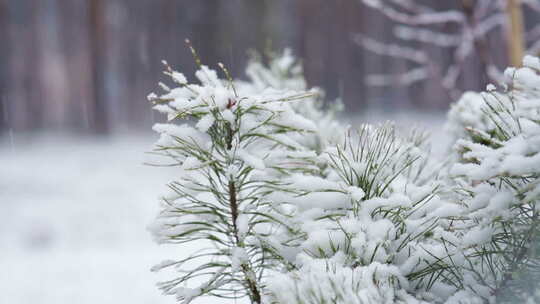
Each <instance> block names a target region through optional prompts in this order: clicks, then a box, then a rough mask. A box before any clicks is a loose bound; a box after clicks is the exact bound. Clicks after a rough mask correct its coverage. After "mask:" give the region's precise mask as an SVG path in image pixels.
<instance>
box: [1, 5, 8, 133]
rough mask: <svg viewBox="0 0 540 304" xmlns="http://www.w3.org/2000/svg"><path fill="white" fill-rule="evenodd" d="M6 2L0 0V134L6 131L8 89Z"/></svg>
mask: <svg viewBox="0 0 540 304" xmlns="http://www.w3.org/2000/svg"><path fill="white" fill-rule="evenodd" d="M7 1H8V0H0V41H3V46H2V47H0V134H1V133H2V132H3V131H4V130H7V129H8V108H7V106H8V104H7V94H8V88H9V81H8V79H9V78H8V70H9V68H8V66H9V43H8V39H9V33H8V31H9V30H8V26H9V20H8V13H7V3H6V2H7Z"/></svg>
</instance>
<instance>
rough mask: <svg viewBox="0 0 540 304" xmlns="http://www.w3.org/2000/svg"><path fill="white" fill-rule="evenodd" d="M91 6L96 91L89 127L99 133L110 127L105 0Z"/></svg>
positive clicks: (91, 39) (96, 0)
mask: <svg viewBox="0 0 540 304" xmlns="http://www.w3.org/2000/svg"><path fill="white" fill-rule="evenodd" d="M89 2H90V4H89V5H90V7H89V19H90V20H89V21H90V29H89V35H90V49H91V72H92V82H93V83H92V84H93V88H94V89H93V91H94V94H93V95H94V96H93V97H94V98H93V103H92V104H91V105H90V107H88V112H91V113H88V115H89V127H90V129H91V130H93V131H95V132H97V133H105V132H106V131H107V130H108V129H109V122H108V119H107V111H106V101H107V96H106V91H105V79H104V76H105V70H104V69H105V64H106V61H105V56H106V53H107V45H106V40H105V39H106V35H105V34H106V31H105V18H104V17H105V16H104V14H105V10H104V7H103V5H104V1H102V0H91V1H89Z"/></svg>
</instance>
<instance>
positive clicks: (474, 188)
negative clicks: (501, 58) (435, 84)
mask: <svg viewBox="0 0 540 304" xmlns="http://www.w3.org/2000/svg"><path fill="white" fill-rule="evenodd" d="M523 66H524V67H523V68H519V69H516V68H509V69H507V70H506V72H505V76H506V79H507V81H506V84H505V85H504V87H503V88H502V89H500V90H497V88H496V87H495V86H493V85H489V86H488V88H487V91H486V92H483V93H481V94H475V93H474V94H473V93H469V94H466V95H464V97H463V98H462V99H461V100H460V101H459V102H458V103H457V104H456V105H455V106H454V107H453V108H452V109H451V111H450V114H449V122H448V128H449V130H450V131H451V132H453V135H454V139H455V149H456V163H455V165H454V166H453V167H452V168H451V170H450V176H449V178H451V179H452V182H454V183H455V186H456V192H457V193H459V194H460V196H458V199H459V200H460V201H461V202H462V208H463V211H462V219H461V220H460V221H457V224H456V228H457V229H459V230H460V232H459V235H460V236H461V238H462V240H463V242H462V243H461V244H460V245H459V246H458V247H460V250H461V251H462V254H463V255H464V256H465V257H466V260H467V263H468V264H469V266H468V267H465V266H464V267H463V268H464V271H463V273H464V274H467V273H468V274H469V275H470V277H471V278H472V281H471V282H472V285H471V286H470V288H474V285H476V286H477V287H476V290H477V291H478V294H479V295H482V297H484V298H489V297H496V298H497V301H498V302H502V301H503V300H504V301H511V302H514V303H515V301H518V300H519V301H523V300H524V299H526V298H527V297H529V296H531V295H534V293H535V292H536V291H537V290H538V289H540V284H539V283H538V282H540V280H539V279H540V254H539V253H538V251H537V250H538V249H539V248H538V244H539V241H540V226H539V224H540V218H539V215H538V211H539V210H540V209H539V206H538V200H539V199H540V75H539V73H540V60H539V59H538V58H535V57H531V56H527V57H525V59H524V60H523ZM471 110H472V111H471ZM481 289H483V291H481Z"/></svg>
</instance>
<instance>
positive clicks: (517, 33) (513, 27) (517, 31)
mask: <svg viewBox="0 0 540 304" xmlns="http://www.w3.org/2000/svg"><path fill="white" fill-rule="evenodd" d="M507 1H508V3H507V7H506V10H507V14H508V21H509V22H508V24H509V25H510V28H509V29H508V55H509V61H510V64H511V65H512V66H515V67H519V66H521V61H522V60H523V56H524V54H525V39H524V37H523V36H524V34H523V31H524V23H523V10H522V5H521V0H507Z"/></svg>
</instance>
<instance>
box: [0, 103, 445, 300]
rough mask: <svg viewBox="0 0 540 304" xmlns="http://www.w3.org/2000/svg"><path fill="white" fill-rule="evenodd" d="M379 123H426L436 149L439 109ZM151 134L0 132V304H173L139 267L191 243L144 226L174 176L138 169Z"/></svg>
mask: <svg viewBox="0 0 540 304" xmlns="http://www.w3.org/2000/svg"><path fill="white" fill-rule="evenodd" d="M367 117H371V119H369V120H370V121H371V122H374V121H381V120H380V119H376V117H377V115H367ZM374 117H375V118H374ZM379 117H380V116H379ZM388 119H395V120H397V125H398V126H400V127H401V128H408V127H410V126H411V125H413V124H416V125H418V126H420V127H425V128H429V129H430V130H431V131H433V132H434V134H435V135H436V136H435V139H436V144H435V147H434V148H435V150H438V151H439V152H440V151H441V150H440V149H441V147H442V146H443V145H442V143H443V142H444V136H441V135H440V130H441V125H440V124H441V121H442V116H441V115H438V116H437V115H435V116H433V115H429V116H422V115H412V114H407V113H403V114H401V115H400V114H398V115H395V116H392V117H388ZM354 121H363V119H360V118H358V119H354ZM155 138H156V137H155V136H153V135H143V136H115V137H111V138H81V137H75V136H66V135H52V134H48V135H33V136H28V135H24V136H23V135H18V134H14V135H13V136H11V137H10V136H6V137H4V138H0V168H1V169H0V208H1V209H0V211H1V213H0V214H1V215H2V220H0V269H2V271H1V272H0V286H2V287H1V288H0V290H1V292H0V303H10V304H26V303H32V304H36V303H39V304H52V303H54V304H63V303H77V304H85V303H92V304H96V303H99V304H109V303H110V304H113V303H114V304H119V303H130V304H143V303H152V304H160V303H175V301H174V298H172V297H164V296H162V295H161V294H160V292H159V291H158V290H157V289H156V287H155V282H156V281H158V280H159V278H160V277H159V276H158V275H156V274H155V273H151V272H150V271H149V269H150V267H151V266H152V265H154V264H156V263H158V262H159V261H161V260H164V259H169V258H173V257H180V256H183V255H185V254H186V252H188V251H190V250H192V249H193V248H174V247H166V246H161V247H160V246H157V245H155V244H154V243H153V242H152V240H151V237H150V235H149V233H148V232H147V231H146V226H147V225H148V223H149V222H150V221H151V219H152V218H153V217H154V215H155V212H156V211H157V207H158V203H157V198H158V196H159V194H160V193H161V192H163V190H164V189H165V186H164V185H165V183H166V182H167V181H169V180H171V179H173V178H174V171H173V170H171V169H164V168H155V167H150V166H145V165H143V163H144V161H145V159H147V157H146V156H145V154H144V152H145V151H150V149H151V143H152V142H153V141H154V139H155ZM202 303H207V304H210V303H218V302H217V301H213V300H212V301H209V299H204V301H202Z"/></svg>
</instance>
